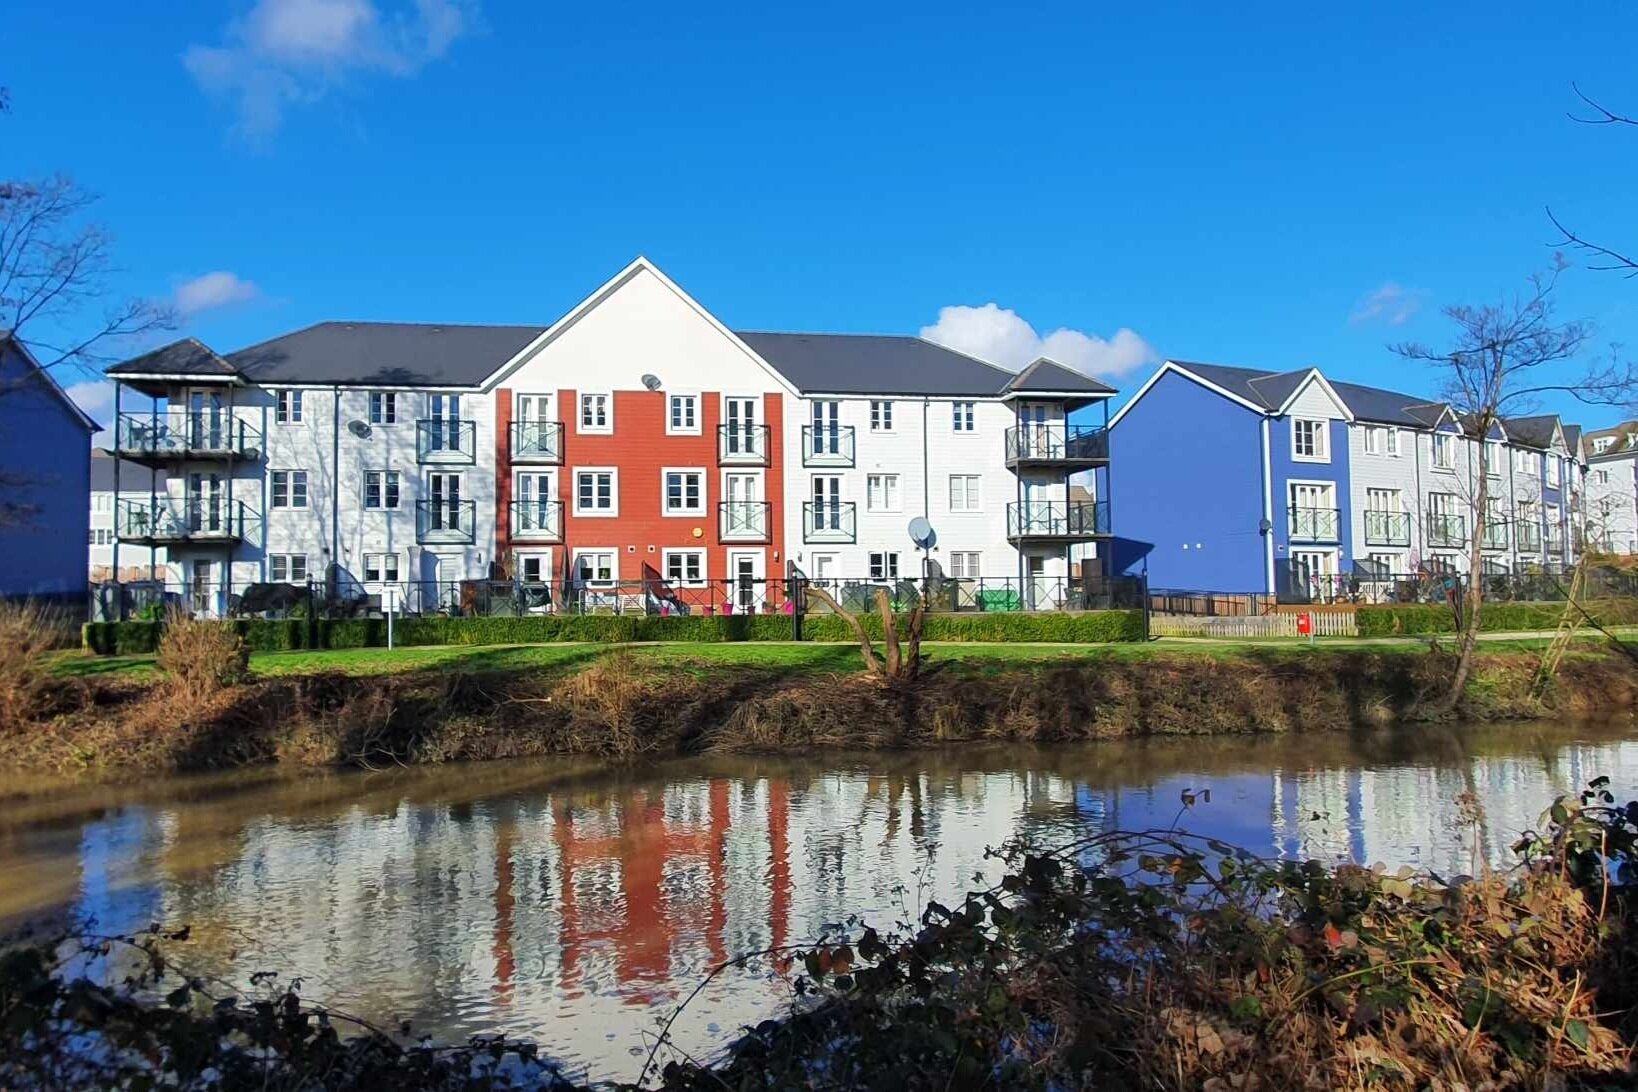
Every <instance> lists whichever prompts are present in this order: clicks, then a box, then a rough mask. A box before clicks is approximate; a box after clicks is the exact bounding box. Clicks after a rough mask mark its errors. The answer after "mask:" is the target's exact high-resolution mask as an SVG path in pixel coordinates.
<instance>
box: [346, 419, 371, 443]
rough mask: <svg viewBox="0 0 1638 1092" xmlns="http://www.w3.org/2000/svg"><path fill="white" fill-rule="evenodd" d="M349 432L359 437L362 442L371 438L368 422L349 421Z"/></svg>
mask: <svg viewBox="0 0 1638 1092" xmlns="http://www.w3.org/2000/svg"><path fill="white" fill-rule="evenodd" d="M347 431H348V432H350V433H352V434H353V435H354V436H357V437H358V438H359V439H360V440H368V439H369V438H370V425H369V422H367V421H348V422H347Z"/></svg>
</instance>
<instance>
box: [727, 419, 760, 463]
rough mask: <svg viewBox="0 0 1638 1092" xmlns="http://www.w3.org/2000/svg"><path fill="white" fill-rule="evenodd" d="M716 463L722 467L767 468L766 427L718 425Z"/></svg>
mask: <svg viewBox="0 0 1638 1092" xmlns="http://www.w3.org/2000/svg"><path fill="white" fill-rule="evenodd" d="M717 462H718V463H720V464H722V465H724V466H767V465H768V426H767V425H749V424H737V425H732V424H731V425H718V426H717Z"/></svg>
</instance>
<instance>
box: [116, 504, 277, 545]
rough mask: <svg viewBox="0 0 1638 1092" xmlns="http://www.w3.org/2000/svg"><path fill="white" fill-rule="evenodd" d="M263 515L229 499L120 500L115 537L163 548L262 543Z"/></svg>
mask: <svg viewBox="0 0 1638 1092" xmlns="http://www.w3.org/2000/svg"><path fill="white" fill-rule="evenodd" d="M261 528H262V517H261V514H260V513H258V512H256V511H254V510H253V509H251V508H249V507H247V506H246V504H245V502H244V501H238V500H235V501H230V500H228V499H226V498H225V497H217V498H215V499H212V498H209V497H188V498H185V499H182V500H173V499H170V498H159V499H157V500H152V501H134V500H123V499H116V500H115V502H114V533H115V534H116V535H117V536H118V537H119V539H120V540H121V541H123V542H136V543H141V544H143V545H150V546H160V545H164V544H166V543H177V544H183V543H205V542H222V543H234V542H247V543H251V544H252V545H255V544H259V543H260V542H261Z"/></svg>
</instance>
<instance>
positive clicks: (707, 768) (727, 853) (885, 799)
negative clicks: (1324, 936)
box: [0, 721, 1638, 1079]
mask: <svg viewBox="0 0 1638 1092" xmlns="http://www.w3.org/2000/svg"><path fill="white" fill-rule="evenodd" d="M1600 774H1607V775H1609V776H1610V777H1611V778H1612V779H1613V781H1614V788H1615V789H1616V790H1617V792H1618V795H1621V798H1622V799H1623V800H1624V799H1630V798H1631V796H1632V795H1634V794H1635V793H1638V728H1635V727H1634V726H1633V724H1632V723H1631V722H1630V721H1628V722H1625V723H1623V724H1621V725H1603V726H1577V727H1561V726H1552V725H1545V724H1529V725H1522V724H1514V725H1505V726H1499V727H1489V728H1462V727H1428V726H1420V725H1419V726H1414V727H1406V728H1403V729H1394V730H1382V731H1375V732H1371V733H1367V734H1350V733H1343V732H1336V733H1321V734H1315V735H1309V736H1305V737H1302V738H1282V737H1246V738H1216V739H1208V738H1200V739H1187V740H1171V741H1156V742H1134V743H1096V744H1085V745H1078V746H1067V747H1054V748H1040V749H1030V748H1021V747H1016V746H1014V747H1008V748H1005V749H994V750H990V749H976V750H975V749H965V750H959V751H949V752H919V753H914V754H890V755H879V754H878V755H869V756H855V757H849V756H836V755H825V756H820V757H814V758H807V759H745V758H733V759H700V760H686V761H677V762H670V763H663V764H659V765H655V766H650V767H645V768H643V769H640V770H625V771H610V770H607V769H602V768H598V767H595V766H591V765H582V764H575V763H570V762H564V761H555V762H543V761H530V762H525V763H488V764H482V765H470V766H459V767H439V768H423V769H415V770H395V771H391V772H384V773H345V774H344V773H331V774H317V775H312V776H308V777H304V778H300V779H294V780H293V779H289V778H284V777H278V776H274V775H271V774H268V773H265V772H262V773H253V774H236V775H232V776H213V777H198V778H177V779H171V780H162V779H161V780H155V781H150V782H147V783H144V784H142V785H140V786H136V787H130V788H117V789H116V788H101V789H80V790H72V791H66V792H59V793H48V794H43V795H42V794H34V795H29V796H24V797H19V796H16V795H12V796H11V797H10V798H9V802H8V797H7V796H6V795H5V793H6V791H7V789H8V788H10V789H15V788H17V786H7V785H5V784H4V783H0V919H6V920H13V921H15V920H17V919H20V918H23V917H29V916H41V915H45V916H52V915H81V916H84V917H87V918H93V919H95V921H96V923H97V926H98V928H99V930H100V931H103V932H111V933H117V932H122V931H130V930H135V929H139V928H142V927H144V926H146V925H147V924H149V923H150V922H163V923H166V924H167V925H181V924H189V925H191V926H192V939H191V940H190V941H189V942H188V943H187V945H186V946H185V947H184V948H183V949H181V950H180V953H179V954H180V956H181V959H180V962H181V963H182V964H183V965H184V966H185V967H186V968H187V969H188V970H189V971H190V972H195V973H208V974H211V975H215V976H218V977H220V978H223V979H226V980H228V981H230V982H233V983H236V984H239V985H240V986H241V987H242V986H243V985H244V984H245V983H246V982H247V980H248V978H249V976H250V975H251V974H252V973H253V972H256V971H261V970H276V971H279V972H280V973H281V974H282V975H284V976H286V977H295V976H299V977H300V978H301V979H302V983H303V984H302V989H303V993H304V994H305V995H306V996H308V997H310V998H312V999H314V1000H320V1001H323V1002H325V1003H327V1004H331V1005H333V1006H335V1007H337V1008H339V1009H343V1010H345V1011H349V1012H352V1013H355V1014H357V1015H360V1016H364V1017H367V1018H370V1019H372V1020H373V1021H375V1022H377V1023H378V1024H381V1025H385V1026H396V1025H397V1023H398V1022H399V1021H401V1020H408V1021H410V1022H411V1023H412V1025H413V1027H414V1028H415V1030H416V1032H417V1033H418V1034H419V1033H421V1032H426V1033H430V1034H433V1035H435V1036H436V1037H438V1038H440V1039H444V1040H458V1039H462V1038H464V1037H466V1036H467V1035H470V1034H474V1033H480V1032H496V1031H505V1032H508V1033H510V1034H514V1035H525V1036H529V1037H532V1038H534V1039H535V1040H536V1041H537V1042H539V1043H540V1045H541V1047H542V1049H543V1051H544V1052H547V1053H550V1054H554V1055H556V1056H557V1057H560V1058H562V1059H564V1060H566V1061H567V1062H568V1063H569V1064H570V1067H571V1069H573V1070H575V1071H577V1072H582V1073H584V1072H587V1071H589V1073H590V1074H591V1075H592V1076H593V1077H597V1078H629V1079H635V1078H636V1077H637V1076H638V1074H639V1073H640V1071H641V1068H642V1063H643V1058H644V1056H646V1054H647V1050H648V1047H649V1046H650V1044H652V1042H653V1040H654V1036H655V1034H656V1030H657V1024H658V1023H659V1022H661V1021H663V1020H664V1019H665V1018H666V1017H668V1016H669V1015H670V1014H671V1013H672V1012H673V1010H674V1009H675V1008H676V1006H677V1003H678V1001H679V1000H680V999H681V998H682V997H684V996H686V995H687V993H688V992H689V991H691V990H692V989H693V988H694V987H695V985H696V984H697V983H698V982H699V981H700V980H701V978H702V977H703V976H704V975H705V973H706V972H707V971H708V970H709V969H710V968H711V967H713V966H715V965H716V964H718V963H719V962H721V961H722V960H724V959H725V958H727V957H729V956H732V955H735V954H739V953H743V952H750V951H757V950H762V949H767V948H770V947H778V946H781V945H786V944H792V943H797V942H801V941H803V940H806V939H808V938H811V937H813V936H815V935H816V934H817V933H818V932H820V931H821V929H822V928H823V927H824V926H825V925H826V924H827V923H835V922H843V921H845V920H847V919H848V918H849V917H850V916H862V917H864V918H866V919H868V920H870V921H871V922H873V923H880V924H889V925H890V924H892V923H893V922H895V921H898V920H906V919H908V918H910V917H912V916H913V915H915V914H916V912H917V910H918V908H919V907H921V906H923V905H925V903H926V901H927V900H929V899H933V898H937V899H940V900H942V901H945V902H950V901H952V900H955V899H959V897H960V895H961V893H963V892H964V891H966V890H969V889H971V888H973V887H975V886H979V884H980V881H988V880H990V879H993V878H994V877H995V876H996V875H997V872H996V866H995V864H994V862H993V861H990V860H986V857H985V849H986V847H990V846H999V845H1001V844H1002V843H1004V842H1006V841H1008V840H1009V839H1013V838H1022V839H1026V840H1028V841H1030V842H1032V843H1034V844H1040V845H1049V844H1052V843H1054V842H1059V843H1061V842H1066V841H1069V840H1072V839H1074V838H1076V837H1079V836H1082V835H1085V834H1088V833H1093V832H1097V831H1106V830H1114V829H1144V828H1152V827H1170V826H1172V825H1174V824H1175V825H1177V826H1179V827H1182V828H1184V829H1187V830H1190V831H1193V832H1195V833H1200V834H1209V835H1212V836H1215V837H1218V838H1221V839H1224V840H1227V841H1231V842H1234V843H1236V844H1238V845H1241V846H1244V847H1246V848H1248V849H1251V850H1253V851H1255V852H1258V853H1261V854H1265V855H1285V856H1304V857H1318V858H1323V859H1352V860H1355V861H1360V862H1363V863H1375V862H1378V861H1381V862H1384V863H1387V864H1389V865H1394V866H1397V865H1400V864H1409V865H1413V866H1416V867H1418V868H1425V869H1432V870H1435V871H1438V872H1440V873H1442V874H1454V873H1463V872H1472V871H1473V870H1474V869H1475V868H1476V867H1477V864H1476V862H1475V860H1474V857H1475V851H1476V850H1477V852H1478V854H1479V855H1481V856H1484V857H1487V858H1488V859H1489V863H1491V864H1496V865H1505V864H1507V863H1508V862H1509V860H1510V858H1511V854H1510V851H1509V848H1508V847H1509V846H1510V844H1511V842H1512V840H1513V838H1514V837H1515V836H1516V835H1517V834H1518V833H1519V832H1520V831H1522V830H1524V829H1527V828H1530V827H1533V826H1534V825H1535V824H1536V823H1537V820H1538V818H1539V816H1540V813H1541V811H1542V810H1543V809H1544V808H1545V807H1546V806H1547V805H1548V804H1549V803H1550V802H1551V799H1552V797H1553V796H1554V795H1555V794H1557V793H1559V792H1569V791H1573V790H1575V789H1577V788H1579V787H1580V786H1581V785H1583V784H1584V783H1585V782H1586V781H1588V780H1590V779H1591V778H1593V777H1596V776H1598V775H1600ZM1205 789H1209V790H1210V800H1209V801H1205V800H1203V799H1201V797H1200V790H1205ZM1466 791H1472V792H1474V793H1476V794H1477V796H1478V797H1479V799H1480V801H1481V802H1482V804H1483V807H1484V815H1483V818H1482V821H1481V822H1480V824H1479V825H1478V827H1477V829H1475V828H1474V827H1472V826H1463V825H1462V824H1461V822H1460V820H1459V818H1458V814H1459V811H1460V806H1459V804H1458V802H1457V797H1458V796H1460V795H1461V794H1462V793H1464V792H1466ZM1185 792H1193V793H1195V794H1197V795H1196V799H1197V802H1196V803H1195V804H1194V806H1192V807H1190V808H1187V809H1184V808H1183V807H1182V804H1181V800H1182V797H1183V794H1184V793H1185ZM1622 794H1624V795H1622ZM789 996H790V995H789V989H788V987H787V986H786V984H785V983H784V981H783V980H782V979H780V978H779V977H778V976H777V975H776V974H775V973H774V972H773V970H772V969H771V968H770V967H769V966H767V965H766V964H765V963H760V962H759V963H758V964H756V965H754V966H750V967H746V968H744V969H736V970H732V971H729V972H727V973H725V974H723V975H721V976H719V977H718V978H717V979H716V980H715V981H714V982H713V983H712V984H711V985H709V986H708V987H706V988H705V989H704V990H702V991H701V993H700V995H699V996H698V997H697V998H695V999H694V1001H693V1002H692V1003H691V1004H690V1005H689V1006H688V1007H687V1009H686V1010H685V1011H684V1013H683V1015H682V1016H681V1017H680V1018H679V1019H678V1020H677V1022H676V1024H675V1026H674V1028H673V1032H672V1037H673V1040H674V1041H675V1042H676V1043H677V1044H678V1045H679V1046H680V1047H681V1048H682V1049H685V1050H687V1051H689V1052H690V1053H693V1054H696V1055H701V1054H709V1053H710V1052H711V1051H712V1050H714V1049H716V1048H718V1047H720V1046H721V1045H722V1044H723V1043H724V1042H726V1041H727V1039H729V1038H731V1037H732V1035H733V1034H734V1033H735V1031H736V1029H738V1028H739V1027H741V1026H743V1025H745V1024H747V1023H753V1022H755V1021H757V1020H760V1019H763V1018H765V1017H767V1016H770V1015H775V1014H777V1013H778V1012H779V1011H780V1009H781V1008H782V1006H783V1004H784V1002H786V1001H787V1000H788V998H789Z"/></svg>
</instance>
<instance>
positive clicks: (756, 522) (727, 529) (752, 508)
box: [717, 501, 773, 542]
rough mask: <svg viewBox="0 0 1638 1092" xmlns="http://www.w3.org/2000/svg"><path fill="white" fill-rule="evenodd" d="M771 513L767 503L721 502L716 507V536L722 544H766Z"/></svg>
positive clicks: (771, 506) (771, 508) (770, 505)
mask: <svg viewBox="0 0 1638 1092" xmlns="http://www.w3.org/2000/svg"><path fill="white" fill-rule="evenodd" d="M772 511H773V505H772V504H770V503H769V502H767V501H722V502H720V503H719V504H718V505H717V534H718V536H719V537H720V538H721V539H722V540H723V541H724V542H767V541H768V529H769V527H770V526H771V525H772V523H773V520H772V518H771V516H770V513H772Z"/></svg>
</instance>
